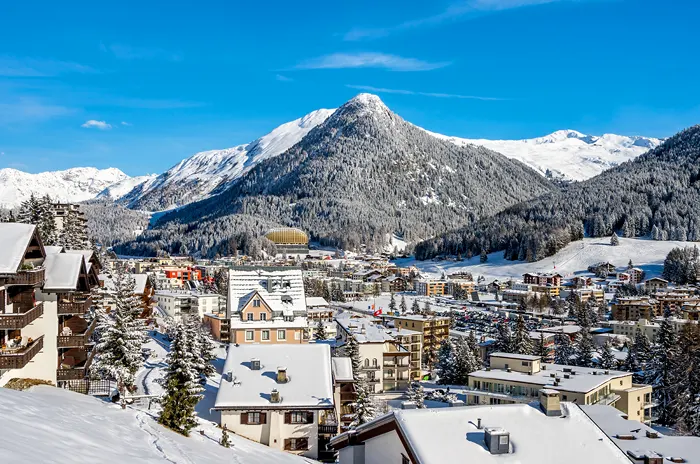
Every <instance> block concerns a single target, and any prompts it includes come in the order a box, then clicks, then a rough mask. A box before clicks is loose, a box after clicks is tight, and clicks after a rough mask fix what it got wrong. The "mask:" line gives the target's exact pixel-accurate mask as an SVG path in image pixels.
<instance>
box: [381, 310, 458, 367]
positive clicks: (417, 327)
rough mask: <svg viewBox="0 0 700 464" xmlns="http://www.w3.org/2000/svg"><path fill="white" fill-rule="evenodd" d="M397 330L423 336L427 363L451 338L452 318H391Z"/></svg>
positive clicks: (418, 316) (408, 316) (417, 316)
mask: <svg viewBox="0 0 700 464" xmlns="http://www.w3.org/2000/svg"><path fill="white" fill-rule="evenodd" d="M387 319H390V320H392V321H393V322H394V327H396V328H397V329H398V328H400V329H402V330H403V329H406V330H414V331H416V332H419V333H422V334H423V340H422V341H423V356H422V359H423V362H424V363H427V362H428V361H429V360H430V359H431V358H433V357H434V354H435V353H436V352H437V350H438V349H439V348H440V345H441V344H442V342H443V341H444V340H447V338H448V337H449V336H450V318H449V317H444V316H420V315H405V316H395V317H389V316H387Z"/></svg>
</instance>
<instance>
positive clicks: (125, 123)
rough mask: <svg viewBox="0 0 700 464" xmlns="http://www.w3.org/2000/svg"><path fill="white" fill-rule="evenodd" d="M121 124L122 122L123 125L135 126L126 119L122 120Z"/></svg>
mask: <svg viewBox="0 0 700 464" xmlns="http://www.w3.org/2000/svg"><path fill="white" fill-rule="evenodd" d="M119 124H121V125H122V126H125V127H130V126H133V124H131V123H128V122H126V121H122V122H120V123H119Z"/></svg>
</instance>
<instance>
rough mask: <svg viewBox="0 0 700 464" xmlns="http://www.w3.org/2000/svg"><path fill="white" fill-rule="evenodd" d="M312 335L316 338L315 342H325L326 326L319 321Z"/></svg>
mask: <svg viewBox="0 0 700 464" xmlns="http://www.w3.org/2000/svg"><path fill="white" fill-rule="evenodd" d="M314 335H315V336H316V340H325V339H327V338H328V334H327V333H326V326H325V324H324V323H323V321H322V320H320V319H319V320H318V322H317V323H316V330H315V334H314Z"/></svg>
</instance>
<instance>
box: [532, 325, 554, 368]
mask: <svg viewBox="0 0 700 464" xmlns="http://www.w3.org/2000/svg"><path fill="white" fill-rule="evenodd" d="M532 354H534V355H535V356H539V357H540V359H541V360H542V362H548V361H549V354H550V353H549V347H548V346H547V343H546V342H545V339H544V333H542V332H540V336H539V338H538V339H537V341H536V342H535V347H534V349H533V352H532Z"/></svg>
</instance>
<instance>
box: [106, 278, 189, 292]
mask: <svg viewBox="0 0 700 464" xmlns="http://www.w3.org/2000/svg"><path fill="white" fill-rule="evenodd" d="M129 275H130V276H131V278H132V279H134V294H135V295H141V294H143V293H144V292H145V291H146V283H147V282H148V275H146V274H129ZM98 279H99V280H101V281H103V282H104V288H105V290H107V291H110V292H113V291H114V281H113V280H112V278H111V277H110V276H109V275H108V274H99V275H98ZM165 293H167V292H165V291H160V290H159V291H158V292H156V294H161V295H162V294H165ZM179 295H182V294H179ZM185 296H188V295H187V294H185Z"/></svg>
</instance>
